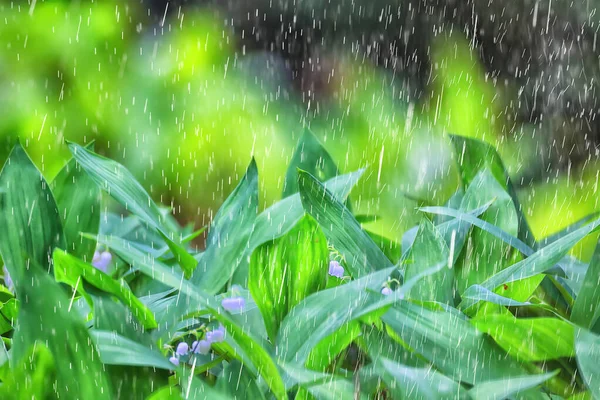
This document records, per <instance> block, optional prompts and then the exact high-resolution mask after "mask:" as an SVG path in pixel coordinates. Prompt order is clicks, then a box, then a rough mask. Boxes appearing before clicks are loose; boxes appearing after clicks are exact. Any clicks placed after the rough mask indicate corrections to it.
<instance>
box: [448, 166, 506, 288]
mask: <svg viewBox="0 0 600 400" xmlns="http://www.w3.org/2000/svg"><path fill="white" fill-rule="evenodd" d="M488 203H491V204H490V206H489V208H488V209H487V210H486V211H485V212H484V213H483V214H482V215H481V216H480V217H479V218H480V219H482V220H483V221H486V222H488V223H490V224H492V225H493V226H494V227H496V229H499V230H501V231H502V232H506V233H507V234H509V235H511V236H516V235H517V234H518V219H517V213H516V211H515V208H514V206H513V203H512V199H511V197H510V196H509V195H508V193H506V191H505V190H504V188H503V187H502V186H501V185H500V184H499V183H498V182H497V181H496V179H494V176H493V175H492V173H491V172H490V171H489V169H487V168H485V169H482V170H481V171H479V172H478V173H477V175H476V176H475V177H474V178H473V180H472V182H471V184H470V185H469V187H468V188H467V191H466V192H465V195H464V197H463V200H462V203H461V207H460V208H461V209H462V210H473V209H477V208H479V207H481V206H482V205H484V204H488ZM467 245H468V247H467V248H466V249H465V251H464V252H463V254H462V257H461V259H460V262H459V263H457V264H458V265H457V266H456V276H457V288H458V291H459V293H463V292H464V291H465V289H466V288H467V287H469V286H470V285H473V284H478V283H481V282H483V281H485V280H486V279H487V278H489V277H491V276H492V275H493V274H495V273H497V272H498V271H500V270H502V269H504V268H505V267H507V266H508V265H509V262H510V258H509V257H510V247H508V246H507V245H506V244H505V243H504V242H503V241H502V240H500V239H498V238H496V237H494V236H493V235H491V234H490V233H488V232H485V231H483V230H479V229H474V230H473V231H472V233H471V237H470V240H469V241H468V244H467Z"/></svg>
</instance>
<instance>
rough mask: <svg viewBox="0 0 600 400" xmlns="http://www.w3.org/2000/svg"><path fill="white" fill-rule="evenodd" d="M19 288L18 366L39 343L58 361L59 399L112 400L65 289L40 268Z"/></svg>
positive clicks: (31, 271) (56, 387)
mask: <svg viewBox="0 0 600 400" xmlns="http://www.w3.org/2000/svg"><path fill="white" fill-rule="evenodd" d="M26 277H27V279H25V282H27V283H25V282H24V283H23V284H22V285H20V287H19V288H18V292H17V293H18V296H19V302H20V310H19V318H18V320H17V328H16V331H15V335H14V339H13V348H12V357H13V361H14V362H19V361H20V360H23V358H24V357H25V355H26V354H27V353H28V351H29V350H30V349H31V348H32V347H33V346H35V344H36V343H43V344H44V345H46V346H47V347H48V349H49V350H50V352H51V353H52V356H53V358H54V360H55V361H56V362H55V367H56V382H54V383H53V385H54V390H55V391H56V395H57V397H60V398H79V399H110V398H111V393H112V392H111V388H110V384H109V382H108V379H107V377H106V374H105V372H104V366H103V365H102V363H101V362H100V359H99V357H98V353H97V352H96V348H95V347H94V346H91V345H90V343H91V342H90V336H89V334H88V330H87V329H86V327H85V325H84V323H83V321H82V320H81V317H80V316H79V315H77V314H76V312H75V310H73V311H71V302H70V301H69V299H68V297H67V296H66V295H65V293H64V292H63V290H62V288H61V287H60V286H59V285H58V284H57V283H56V282H54V281H53V280H52V279H51V278H50V276H49V275H48V274H47V273H46V272H44V271H42V270H41V268H39V267H31V268H30V269H29V270H28V271H27V275H26Z"/></svg>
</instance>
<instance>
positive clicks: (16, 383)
mask: <svg viewBox="0 0 600 400" xmlns="http://www.w3.org/2000/svg"><path fill="white" fill-rule="evenodd" d="M30 353H31V354H28V355H27V356H26V357H23V359H22V360H21V361H20V362H19V363H17V364H16V365H14V364H13V366H12V368H11V371H10V373H9V374H8V375H7V377H6V378H4V379H3V382H2V385H0V397H1V398H3V399H15V398H19V399H50V398H53V397H55V396H56V393H53V388H52V384H53V383H54V379H55V373H56V369H55V366H54V360H53V358H52V354H51V353H50V351H49V350H48V348H47V347H46V346H44V345H43V344H41V343H39V344H37V345H36V346H35V347H32V348H31V351H30ZM53 395H54V396H53ZM17 396H18V397H17Z"/></svg>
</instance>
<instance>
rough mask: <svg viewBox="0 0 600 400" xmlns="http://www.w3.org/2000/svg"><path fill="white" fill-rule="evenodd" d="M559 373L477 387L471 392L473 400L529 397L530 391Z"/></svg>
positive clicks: (529, 376)
mask: <svg viewBox="0 0 600 400" xmlns="http://www.w3.org/2000/svg"><path fill="white" fill-rule="evenodd" d="M558 372H559V371H558V370H557V371H554V372H548V373H546V374H540V375H525V376H520V377H513V378H505V379H498V380H495V381H487V382H483V383H479V384H477V385H475V387H473V388H472V389H471V390H469V396H470V397H471V398H472V399H473V400H488V399H489V400H503V399H507V398H512V397H514V396H524V395H527V393H526V392H527V391H528V390H529V389H532V388H535V387H537V386H540V385H541V384H543V383H544V382H546V381H547V380H548V379H550V378H552V377H553V376H555V375H556V374H557V373H558Z"/></svg>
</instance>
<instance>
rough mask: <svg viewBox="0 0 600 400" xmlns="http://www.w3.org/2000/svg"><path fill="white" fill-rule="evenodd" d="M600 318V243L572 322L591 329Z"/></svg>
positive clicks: (589, 268)
mask: <svg viewBox="0 0 600 400" xmlns="http://www.w3.org/2000/svg"><path fill="white" fill-rule="evenodd" d="M599 317H600V242H598V244H597V245H596V249H595V250H594V255H593V256H592V259H591V260H590V264H589V266H588V269H587V272H586V273H585V278H583V282H582V285H581V289H579V294H578V295H577V297H576V298H575V304H574V305H573V310H572V311H571V322H573V323H575V324H577V325H580V326H582V327H584V328H586V329H591V328H593V327H594V325H595V324H596V321H598V318H599Z"/></svg>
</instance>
